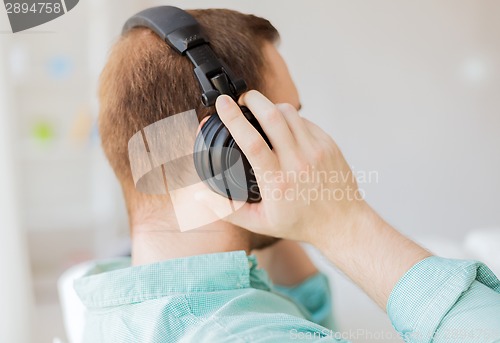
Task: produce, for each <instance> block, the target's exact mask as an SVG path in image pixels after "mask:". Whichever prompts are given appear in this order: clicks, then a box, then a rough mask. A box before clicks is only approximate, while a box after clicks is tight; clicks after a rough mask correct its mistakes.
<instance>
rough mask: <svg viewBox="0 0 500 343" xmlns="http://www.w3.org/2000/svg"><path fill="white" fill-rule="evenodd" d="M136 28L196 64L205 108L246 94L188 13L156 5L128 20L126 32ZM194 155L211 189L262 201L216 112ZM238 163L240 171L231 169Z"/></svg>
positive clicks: (249, 170)
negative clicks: (223, 96)
mask: <svg viewBox="0 0 500 343" xmlns="http://www.w3.org/2000/svg"><path fill="white" fill-rule="evenodd" d="M135 27H147V28H149V29H151V30H152V31H153V32H154V33H156V34H157V35H158V36H159V37H160V38H161V39H162V40H164V41H165V42H166V43H167V44H168V45H169V46H170V47H171V48H172V49H173V50H174V51H176V52H177V53H179V54H180V55H182V56H187V57H188V58H189V60H190V61H191V62H192V64H193V65H194V74H195V76H196V79H197V80H198V82H199V84H200V88H201V93H202V94H201V101H202V103H203V105H204V106H205V107H210V106H214V104H215V100H216V99H217V97H218V96H219V95H221V94H227V95H229V96H231V97H232V98H233V99H234V100H235V101H237V99H238V98H239V96H240V95H241V94H242V93H243V92H245V91H246V90H247V85H246V82H245V81H244V80H243V79H240V78H237V77H236V76H235V75H234V74H233V72H232V71H231V69H230V68H229V67H228V66H227V64H226V63H224V61H222V60H221V59H219V58H218V57H217V55H216V54H215V52H214V51H213V50H212V48H211V47H210V42H209V40H208V38H207V37H206V35H205V34H204V33H203V30H202V27H201V25H200V24H199V23H198V22H197V21H196V19H195V18H194V17H193V16H191V15H190V14H189V13H187V12H185V11H183V10H181V9H180V8H177V7H173V6H159V7H152V8H149V9H146V10H144V11H142V12H139V13H137V14H136V15H134V16H133V17H131V18H130V19H128V20H127V22H126V23H125V25H124V27H123V31H122V34H123V33H125V32H127V31H129V30H131V29H133V28H135ZM240 109H241V111H242V113H243V115H244V116H245V118H246V119H247V120H248V121H249V122H250V123H251V124H252V125H253V126H254V127H255V129H256V130H257V131H258V132H259V133H260V134H261V135H262V137H263V138H264V140H265V141H266V143H267V144H268V145H269V147H271V143H270V142H269V140H268V139H267V137H266V135H265V133H264V131H263V130H262V127H261V126H260V124H259V123H258V121H257V119H255V116H254V115H253V114H252V112H250V110H249V109H248V108H246V107H243V106H240ZM193 156H194V165H195V169H196V171H197V173H198V175H199V177H200V178H201V180H202V181H203V182H204V183H205V184H206V185H207V186H208V187H209V188H210V189H211V190H212V191H214V192H216V193H218V194H220V195H222V196H225V197H227V198H229V199H233V200H239V201H246V202H249V203H255V202H259V201H260V200H261V195H260V190H259V187H258V185H257V180H256V178H255V173H254V172H253V169H252V167H251V165H250V163H249V162H248V159H247V158H246V157H245V155H244V154H243V152H242V151H241V149H240V148H239V147H238V144H236V142H235V140H234V139H233V137H232V136H231V134H230V133H229V131H228V129H227V128H226V127H225V126H224V124H223V123H222V121H221V119H220V118H219V115H218V114H217V113H216V112H215V113H214V114H213V115H212V116H211V117H210V118H209V119H208V120H207V121H206V122H205V123H204V124H203V126H202V127H201V130H200V132H199V133H198V135H197V136H196V140H195V144H194V152H193ZM238 162H239V163H240V164H239V166H242V168H232V167H233V166H235V164H236V163H238ZM241 163H242V164H241ZM236 169H237V170H236Z"/></svg>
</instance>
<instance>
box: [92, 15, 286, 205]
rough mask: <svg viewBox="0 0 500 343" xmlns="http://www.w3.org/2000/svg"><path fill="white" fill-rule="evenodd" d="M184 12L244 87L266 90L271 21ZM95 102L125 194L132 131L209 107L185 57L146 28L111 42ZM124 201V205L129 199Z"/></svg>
mask: <svg viewBox="0 0 500 343" xmlns="http://www.w3.org/2000/svg"><path fill="white" fill-rule="evenodd" d="M188 12H189V13H190V14H191V15H193V16H194V17H195V18H196V19H197V20H198V21H199V23H200V24H201V26H202V27H203V29H204V31H205V33H206V35H207V36H208V38H209V40H210V45H211V46H212V49H213V50H214V51H215V53H216V54H217V55H218V56H219V58H221V59H222V60H224V61H225V62H226V63H227V64H228V65H229V67H230V68H231V69H232V70H233V72H234V73H235V75H237V76H238V77H241V78H243V79H244V80H245V81H246V82H247V85H248V88H249V89H257V90H259V91H261V92H263V93H265V89H264V88H265V85H264V69H265V68H264V65H265V63H264V56H263V51H262V46H263V44H264V42H272V43H273V42H275V41H276V40H277V39H278V38H279V35H278V32H277V30H276V29H275V28H274V27H273V26H272V25H271V23H270V22H269V21H267V20H265V19H263V18H259V17H256V16H254V15H248V14H242V13H239V12H236V11H232V10H227V9H206V10H190V11H188ZM99 101H100V113H99V131H100V135H101V140H102V146H103V149H104V152H105V154H106V156H107V158H108V160H109V162H110V164H111V167H112V168H113V170H114V172H115V174H116V176H117V177H118V179H119V180H120V182H121V184H122V188H123V190H124V192H125V197H126V198H127V193H128V191H129V190H131V189H129V188H132V187H133V181H132V175H131V170H130V165H129V157H128V151H127V146H128V141H129V139H130V138H131V137H132V135H134V134H135V133H136V132H138V131H139V130H141V129H142V128H144V127H146V126H148V125H150V124H153V123H155V122H157V121H158V120H161V119H163V118H165V117H168V116H171V115H174V114H176V113H180V112H183V111H186V110H190V109H195V110H196V112H197V114H198V119H199V120H201V119H202V118H203V117H205V116H207V115H209V114H210V113H213V111H214V109H213V108H205V107H203V105H202V104H201V93H200V89H199V86H198V82H197V80H196V79H195V77H194V73H193V66H192V64H191V63H190V61H189V60H188V59H187V58H186V57H182V56H179V55H178V54H177V53H176V52H174V51H173V50H172V49H171V48H170V47H169V46H168V45H167V44H166V43H165V42H163V41H162V40H161V39H160V38H159V37H158V36H157V35H155V34H154V33H153V32H152V31H150V30H149V29H145V28H136V29H133V30H131V31H129V32H128V33H126V34H125V35H123V36H122V37H121V38H120V39H119V41H118V42H117V43H116V44H115V45H114V47H113V49H112V51H111V54H110V56H109V59H108V62H107V64H106V66H105V67H104V70H103V72H102V75H101V78H100V89H99ZM178 144H179V145H181V144H183V142H182V141H179V143H178ZM171 148H172V149H176V147H175V146H173V147H171ZM126 200H127V203H128V204H129V201H128V200H130V199H126ZM129 205H130V204H129ZM129 210H130V208H129Z"/></svg>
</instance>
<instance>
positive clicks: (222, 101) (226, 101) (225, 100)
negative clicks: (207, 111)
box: [217, 95, 231, 108]
mask: <svg viewBox="0 0 500 343" xmlns="http://www.w3.org/2000/svg"><path fill="white" fill-rule="evenodd" d="M230 104H231V98H230V97H229V96H227V95H221V96H219V97H218V98H217V106H219V107H221V108H224V107H228V106H229V105H230Z"/></svg>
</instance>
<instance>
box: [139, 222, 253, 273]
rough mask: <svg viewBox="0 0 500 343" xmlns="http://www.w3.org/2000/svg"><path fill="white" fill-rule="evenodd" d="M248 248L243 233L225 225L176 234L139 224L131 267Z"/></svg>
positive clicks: (248, 241)
mask: <svg viewBox="0 0 500 343" xmlns="http://www.w3.org/2000/svg"><path fill="white" fill-rule="evenodd" d="M250 245H251V239H250V236H249V234H248V233H247V232H246V231H245V230H242V229H240V228H237V227H234V226H232V225H230V224H227V223H224V222H216V223H212V224H209V225H206V226H204V227H203V228H200V229H197V230H192V231H187V232H179V230H178V228H173V227H169V226H168V225H167V224H158V223H154V224H152V222H150V223H141V224H140V225H135V226H134V227H133V228H132V264H133V265H142V264H149V263H155V262H160V261H164V260H168V259H173V258H180V257H187V256H194V255H202V254H211V253H219V252H227V251H236V250H245V251H246V252H247V253H249V252H250Z"/></svg>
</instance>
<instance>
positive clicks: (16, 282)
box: [0, 40, 34, 343]
mask: <svg viewBox="0 0 500 343" xmlns="http://www.w3.org/2000/svg"><path fill="white" fill-rule="evenodd" d="M2 48H3V47H2V41H1V40H0V75H5V74H6V71H5V63H4V60H3V57H4V54H3V51H2ZM9 95H10V91H9V85H8V84H7V82H6V78H5V77H2V78H0V234H1V237H0V275H1V281H0V294H1V295H2V300H1V301H0V342H19V343H29V342H31V330H29V328H30V326H31V324H32V322H31V319H32V317H31V314H32V312H33V306H34V304H33V290H32V284H31V274H30V271H29V270H30V268H29V261H28V251H27V246H26V240H25V232H24V231H23V230H22V228H21V226H20V224H19V218H18V214H19V213H18V207H17V205H18V203H17V202H18V197H17V195H16V189H15V186H14V185H15V178H14V158H13V157H14V156H13V149H12V139H13V137H12V135H11V132H10V128H11V126H12V114H13V113H12V111H11V109H10V107H9Z"/></svg>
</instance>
